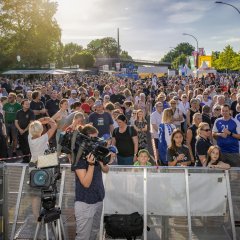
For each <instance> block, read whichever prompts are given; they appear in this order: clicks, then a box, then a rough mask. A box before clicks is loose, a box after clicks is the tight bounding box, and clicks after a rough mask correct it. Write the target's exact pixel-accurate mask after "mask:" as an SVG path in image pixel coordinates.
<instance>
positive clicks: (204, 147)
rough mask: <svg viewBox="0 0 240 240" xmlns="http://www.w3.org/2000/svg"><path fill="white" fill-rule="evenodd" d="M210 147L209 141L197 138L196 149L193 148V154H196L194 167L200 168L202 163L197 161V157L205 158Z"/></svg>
mask: <svg viewBox="0 0 240 240" xmlns="http://www.w3.org/2000/svg"><path fill="white" fill-rule="evenodd" d="M210 146H212V143H211V142H210V140H209V139H204V138H202V137H199V138H197V141H196V148H195V154H196V166H198V167H201V166H202V163H201V161H200V159H199V156H206V157H207V151H208V149H209V147H210Z"/></svg>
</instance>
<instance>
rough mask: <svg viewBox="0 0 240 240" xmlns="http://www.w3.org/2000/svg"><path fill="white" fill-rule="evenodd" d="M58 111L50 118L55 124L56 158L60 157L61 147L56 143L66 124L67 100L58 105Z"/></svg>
mask: <svg viewBox="0 0 240 240" xmlns="http://www.w3.org/2000/svg"><path fill="white" fill-rule="evenodd" d="M59 108H60V109H59V111H58V112H57V113H56V114H55V115H54V116H53V117H52V119H53V120H54V121H56V123H57V132H56V142H57V153H58V156H60V155H61V148H62V147H61V145H60V144H59V143H58V142H59V138H60V134H61V133H62V132H63V131H64V127H65V125H66V123H67V116H68V100H67V99H65V98H64V99H62V100H61V101H60V104H59Z"/></svg>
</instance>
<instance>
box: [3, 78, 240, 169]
mask: <svg viewBox="0 0 240 240" xmlns="http://www.w3.org/2000/svg"><path fill="white" fill-rule="evenodd" d="M153 79H154V81H153ZM239 79H240V76H239V75H237V74H219V75H217V76H215V77H212V76H211V77H210V76H206V77H201V78H195V77H191V76H190V77H184V76H173V77H169V78H168V77H162V78H159V79H157V81H156V76H153V78H149V79H144V80H133V79H130V78H125V79H121V78H117V77H115V76H113V75H108V74H99V75H65V76H61V77H54V78H52V79H49V78H48V79H44V80H43V79H40V78H39V79H23V78H21V79H17V80H13V79H8V78H5V77H2V78H0V84H1V88H0V99H1V100H0V136H1V137H0V158H4V159H5V158H6V159H7V158H11V157H17V156H18V155H20V156H21V157H22V159H23V162H26V163H28V162H29V161H30V159H31V154H32V149H31V148H32V141H31V138H30V137H29V136H31V134H29V133H30V129H29V127H30V125H31V124H32V123H33V122H36V121H38V122H40V123H44V126H43V131H41V134H42V133H43V134H44V133H47V132H48V131H49V129H54V130H52V132H51V134H50V135H51V136H53V137H52V139H51V140H50V144H51V145H53V146H55V147H56V149H57V153H58V155H61V146H60V144H59V138H60V135H61V133H63V132H66V131H74V130H80V129H82V128H83V127H84V126H85V125H86V124H91V125H92V126H93V127H95V128H96V129H97V131H98V137H101V138H103V139H104V140H107V141H108V143H109V146H114V151H113V152H114V154H115V158H114V160H113V161H112V164H119V165H148V166H149V165H163V166H167V165H169V166H204V167H205V166H211V167H216V166H217V167H219V168H224V169H228V168H230V167H239V166H240V155H239V149H240V147H239V140H240V81H239ZM54 123H55V124H56V126H55V127H54V126H53V125H54ZM31 127H32V128H33V127H34V126H33V125H32V126H31ZM35 127H36V128H38V127H39V126H37V125H36V126H35ZM35 130H36V129H35ZM9 149H11V151H9ZM142 150H144V151H142ZM140 152H141V154H140V156H142V155H144V154H145V155H146V156H145V157H144V158H143V157H140V156H139V154H138V153H140ZM32 155H33V154H32ZM139 158H140V159H139ZM143 159H145V161H144V160H143Z"/></svg>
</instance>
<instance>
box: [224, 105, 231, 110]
mask: <svg viewBox="0 0 240 240" xmlns="http://www.w3.org/2000/svg"><path fill="white" fill-rule="evenodd" d="M224 107H226V108H228V110H231V108H230V106H229V105H228V104H224V105H223V106H222V108H224Z"/></svg>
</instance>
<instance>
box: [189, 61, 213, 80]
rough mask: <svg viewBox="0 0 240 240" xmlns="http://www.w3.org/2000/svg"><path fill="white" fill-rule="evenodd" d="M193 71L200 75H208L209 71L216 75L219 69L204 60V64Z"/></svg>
mask: <svg viewBox="0 0 240 240" xmlns="http://www.w3.org/2000/svg"><path fill="white" fill-rule="evenodd" d="M193 73H194V74H195V75H197V76H198V77H201V76H207V75H208V74H209V73H212V74H214V75H216V74H217V70H216V69H214V68H212V67H208V65H207V63H206V62H205V61H203V62H202V65H201V66H200V67H199V68H198V69H197V70H195V71H194V72H193Z"/></svg>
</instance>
